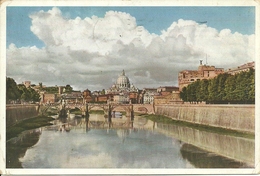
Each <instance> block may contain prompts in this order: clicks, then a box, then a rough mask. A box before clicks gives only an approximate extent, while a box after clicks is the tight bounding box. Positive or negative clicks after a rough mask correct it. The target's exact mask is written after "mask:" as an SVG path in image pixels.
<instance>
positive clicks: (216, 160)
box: [181, 144, 250, 168]
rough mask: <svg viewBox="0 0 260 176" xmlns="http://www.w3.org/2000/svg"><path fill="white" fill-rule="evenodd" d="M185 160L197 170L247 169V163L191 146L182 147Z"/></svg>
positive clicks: (184, 145)
mask: <svg viewBox="0 0 260 176" xmlns="http://www.w3.org/2000/svg"><path fill="white" fill-rule="evenodd" d="M181 155H182V157H183V159H187V160H188V161H189V162H190V163H191V164H192V165H194V166H195V167H196V168H247V167H250V166H248V165H247V164H246V163H243V162H237V161H235V160H232V159H229V158H226V157H222V156H219V155H216V154H215V153H211V152H208V151H206V150H202V149H200V148H198V147H195V146H193V145H190V144H183V145H182V147H181Z"/></svg>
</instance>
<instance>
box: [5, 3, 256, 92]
mask: <svg viewBox="0 0 260 176" xmlns="http://www.w3.org/2000/svg"><path fill="white" fill-rule="evenodd" d="M30 18H31V20H32V26H31V31H32V32H33V33H34V34H35V35H36V36H37V37H38V38H39V39H40V40H42V41H43V42H44V43H45V45H46V47H45V48H42V49H39V48H36V47H22V48H17V47H16V46H15V44H11V45H10V46H9V48H8V49H7V76H10V77H13V78H15V79H16V80H17V81H19V83H20V82H22V81H25V80H31V81H32V82H34V83H36V84H37V83H38V82H43V83H44V84H48V85H64V84H65V85H66V84H71V85H72V86H73V87H74V88H79V89H81V90H83V89H86V88H89V89H90V90H97V89H103V88H105V89H106V88H109V86H111V85H112V81H113V80H115V79H116V78H117V76H118V75H119V74H120V72H121V71H122V70H123V69H125V71H126V74H127V75H128V76H129V78H130V80H131V81H132V82H133V83H134V84H135V85H136V86H137V87H138V88H140V89H142V88H143V87H156V86H164V85H177V74H178V72H179V71H181V70H183V69H197V66H198V64H199V60H200V59H204V63H205V58H206V54H207V55H208V60H207V62H208V63H209V64H210V65H215V66H216V67H224V68H226V69H227V68H228V67H232V66H237V65H240V64H243V63H246V62H249V61H252V60H255V59H254V52H255V51H254V45H255V43H254V42H255V36H254V35H250V36H248V35H242V34H240V33H237V32H235V33H231V31H230V30H229V29H223V30H221V31H217V30H216V29H214V28H211V27H208V26H207V25H205V24H203V25H200V24H198V23H196V22H194V21H191V20H182V19H180V20H178V21H177V22H173V23H172V25H171V26H169V28H168V29H165V30H163V31H162V33H161V35H155V34H151V33H149V32H148V30H146V29H145V27H143V26H137V24H136V19H135V18H134V17H132V16H131V15H130V14H127V13H124V12H114V11H109V12H107V13H106V14H105V16H104V17H102V18H101V17H100V18H99V17H96V16H92V17H86V18H84V19H81V18H79V17H77V18H75V19H67V18H65V17H64V15H63V14H62V13H61V11H60V10H59V9H58V8H53V9H52V10H49V11H47V12H44V11H39V12H37V13H34V14H31V15H30ZM135 75H138V76H135Z"/></svg>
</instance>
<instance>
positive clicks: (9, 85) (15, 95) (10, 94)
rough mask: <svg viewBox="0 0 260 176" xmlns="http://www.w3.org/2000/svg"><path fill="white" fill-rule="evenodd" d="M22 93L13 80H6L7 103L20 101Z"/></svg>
mask: <svg viewBox="0 0 260 176" xmlns="http://www.w3.org/2000/svg"><path fill="white" fill-rule="evenodd" d="M20 96H21V93H20V91H19V89H18V87H17V84H16V82H15V81H14V79H12V78H6V102H8V101H9V100H18V99H20Z"/></svg>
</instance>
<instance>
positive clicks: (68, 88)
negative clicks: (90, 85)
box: [65, 84, 73, 93]
mask: <svg viewBox="0 0 260 176" xmlns="http://www.w3.org/2000/svg"><path fill="white" fill-rule="evenodd" d="M72 91H73V88H72V87H71V86H70V85H69V84H67V85H66V87H65V92H67V93H70V92H72Z"/></svg>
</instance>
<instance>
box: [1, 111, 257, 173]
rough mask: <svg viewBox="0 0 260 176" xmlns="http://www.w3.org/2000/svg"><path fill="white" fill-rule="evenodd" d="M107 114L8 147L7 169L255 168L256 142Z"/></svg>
mask: <svg viewBox="0 0 260 176" xmlns="http://www.w3.org/2000/svg"><path fill="white" fill-rule="evenodd" d="M112 122H113V123H112V125H111V126H110V128H109V126H108V124H107V122H106V121H105V118H104V117H103V115H98V114H91V115H90V118H89V122H88V123H86V119H84V118H77V117H73V118H68V119H63V120H58V119H57V120H55V121H53V126H48V127H42V128H39V129H35V130H31V131H27V132H25V133H23V134H22V135H20V136H19V137H17V138H14V139H12V140H10V141H9V142H8V143H7V151H6V152H7V168H19V167H22V168H252V167H254V147H255V144H254V139H247V138H241V137H234V136H228V135H224V134H217V133H212V132H206V131H200V130H197V129H196V130H195V129H192V128H189V127H183V126H176V125H166V124H160V123H155V122H153V121H150V120H147V119H145V118H142V117H138V116H137V117H135V118H134V122H133V123H131V122H129V120H128V119H127V118H126V117H124V116H123V117H122V118H113V119H112Z"/></svg>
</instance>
